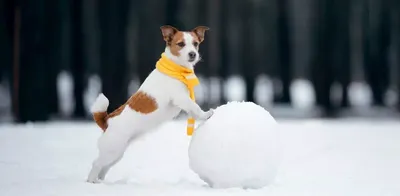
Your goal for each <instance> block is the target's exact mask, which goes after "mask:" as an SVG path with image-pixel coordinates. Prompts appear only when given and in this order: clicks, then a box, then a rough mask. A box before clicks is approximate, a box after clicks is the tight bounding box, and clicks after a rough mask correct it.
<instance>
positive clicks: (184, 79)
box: [87, 25, 213, 183]
mask: <svg viewBox="0 0 400 196" xmlns="http://www.w3.org/2000/svg"><path fill="white" fill-rule="evenodd" d="M208 29H209V28H208V27H205V26H198V27H196V28H194V29H193V30H191V31H179V30H178V29H176V28H175V27H172V26H169V25H165V26H162V27H161V32H162V35H163V38H164V40H165V42H166V48H165V51H164V53H162V54H161V57H160V59H159V60H158V61H157V63H156V66H155V69H154V70H153V71H152V72H151V73H150V74H149V76H148V77H147V78H146V79H145V81H144V82H143V84H142V85H141V86H140V87H139V89H138V91H137V92H136V93H134V94H133V95H132V96H131V97H130V98H129V99H128V100H127V102H126V103H125V104H123V105H122V106H120V107H119V108H118V109H116V110H115V111H113V112H112V113H110V114H108V113H107V108H108V105H109V101H108V99H107V98H106V97H105V96H104V95H103V94H100V95H99V96H98V97H97V98H96V100H95V102H94V104H93V105H92V107H91V113H92V114H93V118H94V120H95V121H96V124H97V125H98V126H99V127H100V128H101V129H102V130H103V132H104V133H103V134H102V136H101V137H100V138H99V140H98V150H99V154H98V157H97V159H96V160H95V161H94V162H93V165H92V169H91V171H90V173H89V175H88V178H87V182H91V183H98V182H101V181H102V180H104V178H105V176H106V174H107V172H108V170H109V169H110V168H111V167H112V166H113V165H115V164H116V163H117V162H118V161H119V160H121V158H122V157H123V155H124V153H125V150H126V148H127V147H128V146H129V144H130V143H131V141H133V140H134V139H135V138H136V137H138V136H139V135H142V134H143V133H145V132H148V131H149V130H152V129H154V128H156V127H157V126H159V125H160V124H162V123H163V122H166V121H168V120H172V119H173V118H174V117H175V116H177V115H178V114H179V113H180V111H181V110H183V111H185V112H187V113H188V115H189V116H190V118H189V119H188V122H187V134H188V135H191V134H192V132H193V129H194V123H195V121H194V119H199V120H207V119H208V118H210V117H211V116H212V115H213V109H210V110H208V111H207V112H205V111H203V110H202V109H201V108H200V106H199V105H197V104H196V102H195V98H194V91H193V88H194V86H196V85H197V84H198V83H199V81H198V79H197V77H196V75H195V73H194V66H195V64H196V63H197V62H199V60H200V59H201V57H200V55H199V51H198V50H199V45H200V43H201V42H203V40H204V34H205V31H207V30H208Z"/></svg>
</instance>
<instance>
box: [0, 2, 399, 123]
mask: <svg viewBox="0 0 400 196" xmlns="http://www.w3.org/2000/svg"><path fill="white" fill-rule="evenodd" d="M0 14H1V15H0V43H1V44H0V55H1V56H0V82H1V84H0V118H1V119H2V121H15V122H27V121H47V120H50V119H75V120H78V119H90V114H89V113H88V108H89V107H90V104H91V103H92V101H93V100H94V98H95V97H96V96H97V94H98V93H100V92H103V93H104V94H105V95H106V96H107V97H108V98H109V99H110V104H111V105H110V107H109V110H110V111H111V110H113V109H115V108H116V107H118V106H119V105H120V104H122V103H124V102H125V101H126V99H127V98H128V96H129V95H130V94H131V93H133V92H135V90H136V89H137V87H138V86H139V85H140V83H141V82H142V81H143V80H144V79H145V77H146V76H147V75H148V73H149V72H150V71H151V70H152V69H153V68H154V66H155V63H156V61H157V59H158V58H159V57H160V54H161V53H162V52H163V50H164V47H165V43H164V41H163V40H162V36H161V31H160V26H162V25H165V24H169V25H173V26H175V27H177V28H178V29H181V30H190V29H192V28H194V27H196V26H198V25H205V26H208V27H210V31H207V33H206V37H205V42H204V43H203V44H202V45H201V46H200V53H201V54H202V56H203V61H202V62H201V63H199V64H198V65H197V67H196V70H197V74H198V76H199V77H200V79H201V84H202V85H201V88H200V89H198V90H197V95H196V96H197V97H198V102H199V103H200V104H201V105H202V107H203V108H205V109H206V108H208V107H216V106H218V105H220V104H223V103H225V102H226V101H230V100H247V101H254V102H256V103H258V104H260V105H262V106H264V107H266V108H268V109H269V110H270V111H271V112H272V113H273V114H274V115H276V116H277V117H310V116H311V117H315V116H320V117H340V116H346V115H347V116H349V115H350V116H373V117H385V118H386V117H396V118H398V114H399V111H400V110H399V109H400V99H399V97H400V91H399V88H400V60H399V56H400V1H399V0H202V1H201V0H146V1H139V0H118V1H107V0H81V1H80V0H24V1H22V0H21V1H18V0H1V1H0Z"/></svg>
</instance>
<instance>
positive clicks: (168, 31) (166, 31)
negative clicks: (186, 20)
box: [160, 25, 179, 44]
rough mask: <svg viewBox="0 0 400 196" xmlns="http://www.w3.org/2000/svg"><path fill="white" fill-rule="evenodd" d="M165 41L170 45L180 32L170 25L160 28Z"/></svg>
mask: <svg viewBox="0 0 400 196" xmlns="http://www.w3.org/2000/svg"><path fill="white" fill-rule="evenodd" d="M160 29H161V32H162V35H163V38H164V40H165V41H166V42H167V43H168V44H169V43H170V42H171V41H172V38H173V37H174V35H175V33H177V32H178V31H179V30H178V29H177V28H175V27H173V26H170V25H164V26H161V27H160Z"/></svg>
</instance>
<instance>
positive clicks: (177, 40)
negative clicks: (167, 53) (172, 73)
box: [169, 31, 187, 56]
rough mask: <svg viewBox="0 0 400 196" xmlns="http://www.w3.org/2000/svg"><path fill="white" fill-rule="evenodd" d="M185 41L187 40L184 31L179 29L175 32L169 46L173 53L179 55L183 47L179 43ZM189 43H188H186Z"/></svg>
mask: <svg viewBox="0 0 400 196" xmlns="http://www.w3.org/2000/svg"><path fill="white" fill-rule="evenodd" d="M181 42H183V43H185V40H184V39H183V32H181V31H178V32H177V33H175V35H174V37H173V38H172V40H171V42H170V44H169V48H170V50H171V53H172V54H173V55H175V56H179V50H181V49H182V47H181V46H179V45H178V43H181ZM185 44H187V43H185Z"/></svg>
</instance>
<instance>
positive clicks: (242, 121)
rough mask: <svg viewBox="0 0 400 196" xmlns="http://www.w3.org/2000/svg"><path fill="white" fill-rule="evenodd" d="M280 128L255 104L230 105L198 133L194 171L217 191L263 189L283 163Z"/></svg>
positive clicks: (193, 152)
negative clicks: (280, 148)
mask: <svg viewBox="0 0 400 196" xmlns="http://www.w3.org/2000/svg"><path fill="white" fill-rule="evenodd" d="M278 134H279V132H278V124H277V122H276V121H275V119H274V118H273V117H272V116H271V115H270V113H269V112H268V111H266V110H265V109H264V108H262V107H261V106H259V105H256V104H254V103H252V102H229V103H227V104H225V105H222V106H220V107H218V108H216V109H215V110H214V115H213V116H212V117H211V118H210V119H208V120H207V121H205V122H204V123H203V124H201V125H199V127H198V128H197V129H196V130H195V132H194V134H193V136H192V140H191V142H190V146H189V164H190V168H191V169H192V170H193V171H194V172H195V173H197V174H198V175H199V177H200V178H201V179H202V180H203V181H205V182H206V183H207V184H208V185H209V186H211V187H214V188H234V187H239V188H262V187H264V186H266V185H268V184H270V183H272V182H273V181H274V179H275V176H276V174H277V170H278V165H279V162H280V156H279V155H280V153H279V140H278V139H279V135H278Z"/></svg>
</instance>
